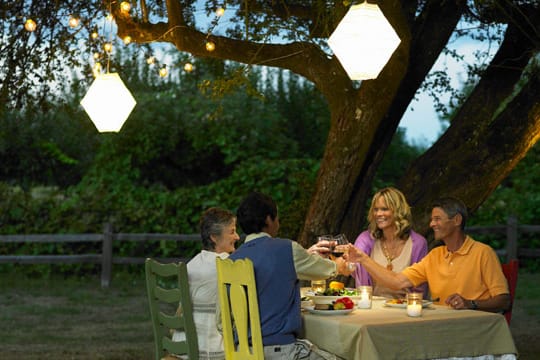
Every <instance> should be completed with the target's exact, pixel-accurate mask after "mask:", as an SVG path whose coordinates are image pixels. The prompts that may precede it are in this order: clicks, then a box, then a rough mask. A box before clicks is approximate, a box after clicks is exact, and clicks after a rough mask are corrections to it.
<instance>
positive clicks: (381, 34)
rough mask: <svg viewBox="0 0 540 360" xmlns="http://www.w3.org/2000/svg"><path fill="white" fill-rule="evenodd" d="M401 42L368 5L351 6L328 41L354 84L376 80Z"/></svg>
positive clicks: (376, 9)
mask: <svg viewBox="0 0 540 360" xmlns="http://www.w3.org/2000/svg"><path fill="white" fill-rule="evenodd" d="M400 42H401V40H400V38H399V37H398V35H397V34H396V32H395V31H394V29H393V28H392V25H391V24H390V23H389V22H388V20H386V18H385V17H384V14H383V13H382V11H381V9H380V8H379V6H377V5H376V4H368V3H367V1H365V2H363V3H362V4H359V5H353V6H351V8H350V9H349V11H348V12H347V14H346V15H345V16H344V17H343V19H342V20H341V22H340V23H339V24H338V26H337V27H336V29H335V30H334V32H333V33H332V35H330V38H329V39H328V45H329V46H330V48H331V49H332V51H333V52H334V54H335V55H336V57H337V58H338V59H339V61H340V63H341V65H342V66H343V68H344V69H345V71H346V72H347V75H349V78H350V79H351V80H368V79H375V78H377V76H378V75H379V73H380V72H381V70H382V69H383V68H384V66H385V65H386V63H387V62H388V60H389V59H390V56H392V54H393V53H394V51H395V50H396V48H397V47H398V45H399V43H400Z"/></svg>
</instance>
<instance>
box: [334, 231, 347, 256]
mask: <svg viewBox="0 0 540 360" xmlns="http://www.w3.org/2000/svg"><path fill="white" fill-rule="evenodd" d="M332 240H334V241H335V245H334V247H333V248H331V251H332V255H333V256H334V257H340V256H342V255H343V254H346V253H347V252H348V245H349V240H348V239H347V236H345V234H339V235H336V236H334V237H333V238H332Z"/></svg>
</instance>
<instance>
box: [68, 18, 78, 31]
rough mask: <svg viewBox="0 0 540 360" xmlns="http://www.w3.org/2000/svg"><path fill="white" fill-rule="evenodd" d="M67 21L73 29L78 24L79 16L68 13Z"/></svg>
mask: <svg viewBox="0 0 540 360" xmlns="http://www.w3.org/2000/svg"><path fill="white" fill-rule="evenodd" d="M68 23H69V27H70V28H73V29H74V28H76V27H77V26H79V18H78V17H77V16H75V15H70V16H69V21H68Z"/></svg>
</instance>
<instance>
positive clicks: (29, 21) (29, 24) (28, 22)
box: [24, 19, 37, 32]
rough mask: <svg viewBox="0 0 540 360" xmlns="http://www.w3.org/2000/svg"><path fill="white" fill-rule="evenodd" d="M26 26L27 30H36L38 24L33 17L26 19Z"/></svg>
mask: <svg viewBox="0 0 540 360" xmlns="http://www.w3.org/2000/svg"><path fill="white" fill-rule="evenodd" d="M24 28H25V29H26V31H30V32H32V31H36V28H37V24H36V22H35V21H34V20H32V19H26V21H25V22H24Z"/></svg>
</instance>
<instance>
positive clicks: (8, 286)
mask: <svg viewBox="0 0 540 360" xmlns="http://www.w3.org/2000/svg"><path fill="white" fill-rule="evenodd" d="M0 324H2V326H0V339H1V341H0V357H1V358H2V359H5V360H10V359H20V358H24V359H59V360H63V359H112V360H114V359H124V360H125V359H128V360H129V359H152V356H153V353H152V346H153V335H152V329H151V324H150V317H149V313H148V307H147V301H146V288H145V284H144V279H143V276H142V275H129V274H121V275H118V276H117V277H115V278H114V279H113V281H112V284H111V288H109V289H101V287H100V281H99V279H98V278H97V277H96V278H92V277H87V278H63V277H59V276H52V277H50V278H47V279H42V278H36V277H34V278H30V277H28V276H23V275H18V274H15V273H0ZM471 326H474V324H471ZM510 329H511V331H512V334H513V336H514V341H515V342H516V346H517V348H518V350H519V352H520V360H528V359H531V360H532V359H539V358H540V274H526V273H520V275H519V279H518V286H517V295H516V299H515V304H514V312H513V317H512V325H511V327H510Z"/></svg>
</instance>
